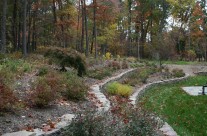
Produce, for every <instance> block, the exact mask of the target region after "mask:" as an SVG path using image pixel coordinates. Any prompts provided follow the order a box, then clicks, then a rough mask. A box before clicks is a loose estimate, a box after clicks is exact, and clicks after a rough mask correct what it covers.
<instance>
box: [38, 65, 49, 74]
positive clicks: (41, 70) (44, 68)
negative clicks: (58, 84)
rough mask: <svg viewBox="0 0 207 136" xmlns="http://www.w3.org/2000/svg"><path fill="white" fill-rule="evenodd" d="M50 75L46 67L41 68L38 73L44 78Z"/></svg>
mask: <svg viewBox="0 0 207 136" xmlns="http://www.w3.org/2000/svg"><path fill="white" fill-rule="evenodd" d="M47 73H48V69H47V68H46V67H41V68H40V69H39V71H38V76H44V75H46V74H47Z"/></svg>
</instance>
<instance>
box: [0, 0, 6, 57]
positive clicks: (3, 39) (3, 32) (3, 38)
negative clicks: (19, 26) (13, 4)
mask: <svg viewBox="0 0 207 136" xmlns="http://www.w3.org/2000/svg"><path fill="white" fill-rule="evenodd" d="M6 10H7V0H3V15H2V30H1V53H3V54H4V53H6V14H7V12H6Z"/></svg>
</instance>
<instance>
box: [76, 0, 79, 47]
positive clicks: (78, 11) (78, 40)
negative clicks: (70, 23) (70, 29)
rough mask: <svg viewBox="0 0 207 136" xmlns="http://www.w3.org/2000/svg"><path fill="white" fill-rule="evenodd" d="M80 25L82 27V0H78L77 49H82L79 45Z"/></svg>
mask: <svg viewBox="0 0 207 136" xmlns="http://www.w3.org/2000/svg"><path fill="white" fill-rule="evenodd" d="M79 27H80V0H79V1H78V25H77V28H76V31H77V36H76V50H77V51H80V45H79Z"/></svg>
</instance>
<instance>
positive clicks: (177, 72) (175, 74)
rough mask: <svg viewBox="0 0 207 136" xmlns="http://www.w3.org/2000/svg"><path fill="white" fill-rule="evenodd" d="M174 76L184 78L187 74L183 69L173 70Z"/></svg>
mask: <svg viewBox="0 0 207 136" xmlns="http://www.w3.org/2000/svg"><path fill="white" fill-rule="evenodd" d="M172 75H173V76H174V77H183V76H185V73H184V72H183V70H182V69H173V70H172Z"/></svg>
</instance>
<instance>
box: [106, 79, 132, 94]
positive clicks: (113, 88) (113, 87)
mask: <svg viewBox="0 0 207 136" xmlns="http://www.w3.org/2000/svg"><path fill="white" fill-rule="evenodd" d="M106 90H107V92H108V93H109V94H111V95H120V96H123V97H129V95H131V94H132V87H130V86H128V85H122V84H120V83H118V82H113V83H110V84H109V85H107V87H106Z"/></svg>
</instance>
